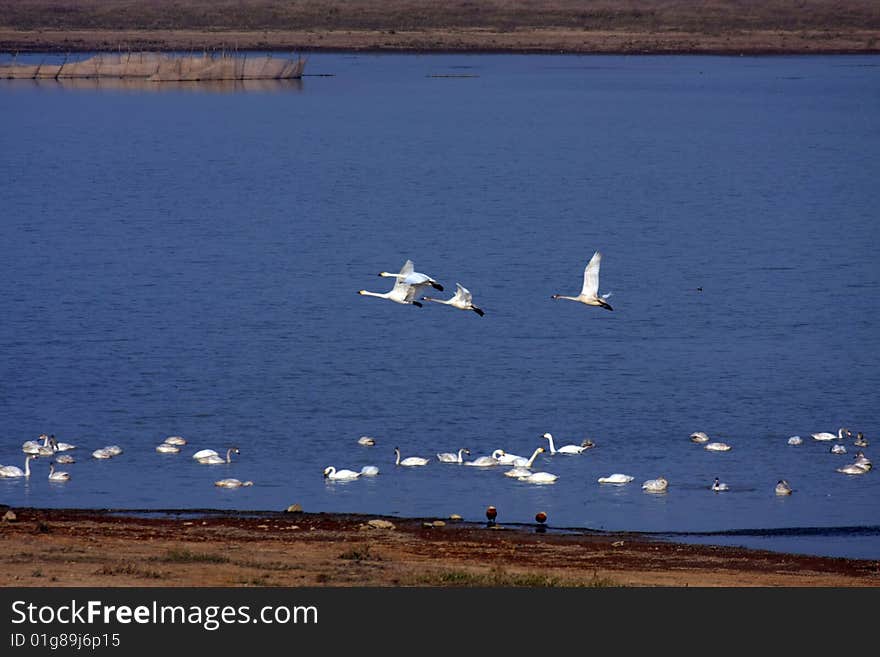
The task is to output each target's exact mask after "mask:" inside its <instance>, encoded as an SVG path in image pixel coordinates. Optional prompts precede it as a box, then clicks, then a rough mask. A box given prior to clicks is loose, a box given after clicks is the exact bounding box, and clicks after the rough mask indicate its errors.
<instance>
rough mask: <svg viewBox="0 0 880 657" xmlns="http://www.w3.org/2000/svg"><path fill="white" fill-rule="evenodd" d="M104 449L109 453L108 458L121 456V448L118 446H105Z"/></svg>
mask: <svg viewBox="0 0 880 657" xmlns="http://www.w3.org/2000/svg"><path fill="white" fill-rule="evenodd" d="M104 449H106V450H107V451H108V452H110V456H119V455H120V454H122V448H121V447H120V446H119V445H107V447H105V448H104Z"/></svg>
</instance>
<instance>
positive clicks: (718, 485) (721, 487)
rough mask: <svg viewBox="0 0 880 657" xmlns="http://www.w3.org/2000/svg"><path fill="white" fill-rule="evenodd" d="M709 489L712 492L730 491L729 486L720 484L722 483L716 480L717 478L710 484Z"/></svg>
mask: <svg viewBox="0 0 880 657" xmlns="http://www.w3.org/2000/svg"><path fill="white" fill-rule="evenodd" d="M711 488H712V490H714V491H723V490H730V486H728V485H727V484H722V483H721V482H720V481H719V480H718V477H715V481H714V482H712V486H711Z"/></svg>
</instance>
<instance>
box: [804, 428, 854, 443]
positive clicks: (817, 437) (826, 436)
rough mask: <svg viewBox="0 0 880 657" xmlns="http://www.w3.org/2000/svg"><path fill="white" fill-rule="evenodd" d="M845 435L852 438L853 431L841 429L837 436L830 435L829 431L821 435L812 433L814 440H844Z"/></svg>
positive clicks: (820, 433) (822, 432)
mask: <svg viewBox="0 0 880 657" xmlns="http://www.w3.org/2000/svg"><path fill="white" fill-rule="evenodd" d="M843 434H846V435H847V436H852V431H850V430H849V429H847V428H846V427H840V429H838V430H837V435H835V434H833V433H829V432H828V431H821V432H819V433H811V434H810V436H812V437H813V439H814V440H843Z"/></svg>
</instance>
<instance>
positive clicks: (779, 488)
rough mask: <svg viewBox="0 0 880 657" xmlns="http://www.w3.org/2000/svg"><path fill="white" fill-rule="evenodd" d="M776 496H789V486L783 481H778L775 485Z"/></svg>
mask: <svg viewBox="0 0 880 657" xmlns="http://www.w3.org/2000/svg"><path fill="white" fill-rule="evenodd" d="M776 494H777V495H791V485H790V484H789V483H788V482H787V481H786V480H785V479H780V480H779V481H778V482H777V483H776Z"/></svg>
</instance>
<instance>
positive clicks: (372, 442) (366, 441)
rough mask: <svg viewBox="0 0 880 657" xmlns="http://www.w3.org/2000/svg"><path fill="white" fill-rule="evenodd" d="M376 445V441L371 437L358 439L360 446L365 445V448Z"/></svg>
mask: <svg viewBox="0 0 880 657" xmlns="http://www.w3.org/2000/svg"><path fill="white" fill-rule="evenodd" d="M375 444H376V439H375V438H372V437H371V436H361V437H360V438H358V445H363V446H364V447H372V446H373V445H375Z"/></svg>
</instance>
